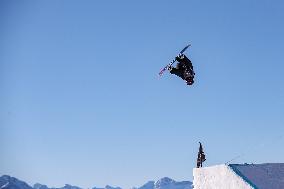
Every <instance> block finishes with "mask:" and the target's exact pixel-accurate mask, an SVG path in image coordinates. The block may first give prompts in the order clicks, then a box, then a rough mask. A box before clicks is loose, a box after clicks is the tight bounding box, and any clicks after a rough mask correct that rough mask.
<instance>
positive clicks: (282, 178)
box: [229, 163, 284, 189]
mask: <svg viewBox="0 0 284 189" xmlns="http://www.w3.org/2000/svg"><path fill="white" fill-rule="evenodd" d="M229 166H230V167H231V168H232V169H233V170H234V171H235V172H237V173H238V175H240V176H241V177H243V178H244V180H247V181H248V182H251V183H252V184H253V185H254V186H255V188H260V189H284V163H265V164H231V165H229Z"/></svg>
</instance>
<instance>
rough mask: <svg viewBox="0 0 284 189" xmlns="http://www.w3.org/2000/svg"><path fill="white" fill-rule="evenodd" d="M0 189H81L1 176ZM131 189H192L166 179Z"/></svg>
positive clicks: (189, 185)
mask: <svg viewBox="0 0 284 189" xmlns="http://www.w3.org/2000/svg"><path fill="white" fill-rule="evenodd" d="M0 189H82V188H80V187H77V186H72V185H69V184H66V185H65V186H63V187H61V188H49V187H47V186H46V185H43V184H39V183H36V184H34V186H33V187H31V186H29V185H28V184H27V183H25V182H23V181H20V180H18V179H16V178H14V177H10V176H8V175H3V176H2V177H0ZM92 189H122V188H120V187H112V186H109V185H106V186H105V187H104V188H97V187H93V188H92ZM132 189H192V182H189V181H182V182H177V181H175V180H173V179H170V178H168V177H164V178H162V179H160V180H158V181H156V182H155V181H149V182H147V183H146V184H144V185H143V186H141V187H133V188H132Z"/></svg>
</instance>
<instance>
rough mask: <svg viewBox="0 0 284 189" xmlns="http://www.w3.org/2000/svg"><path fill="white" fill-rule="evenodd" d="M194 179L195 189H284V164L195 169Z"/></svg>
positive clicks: (231, 165) (218, 166)
mask: <svg viewBox="0 0 284 189" xmlns="http://www.w3.org/2000/svg"><path fill="white" fill-rule="evenodd" d="M193 177H194V179H193V187H194V189H284V163H267V164H230V165H216V166H212V167H204V168H195V169H193Z"/></svg>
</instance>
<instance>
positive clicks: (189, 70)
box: [168, 54, 195, 85]
mask: <svg viewBox="0 0 284 189" xmlns="http://www.w3.org/2000/svg"><path fill="white" fill-rule="evenodd" d="M175 60H176V61H178V63H177V65H176V67H173V66H169V68H168V70H169V71H170V73H171V74H175V75H177V76H179V77H180V78H181V79H183V80H185V81H186V84H187V85H192V84H193V83H194V75H195V73H194V71H193V66H192V63H191V61H190V60H189V59H188V58H187V57H186V56H185V55H184V54H179V55H178V56H177V57H176V58H175Z"/></svg>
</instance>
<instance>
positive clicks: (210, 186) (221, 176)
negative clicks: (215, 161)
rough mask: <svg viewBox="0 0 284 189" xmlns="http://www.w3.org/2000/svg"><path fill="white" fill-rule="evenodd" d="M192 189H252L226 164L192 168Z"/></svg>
mask: <svg viewBox="0 0 284 189" xmlns="http://www.w3.org/2000/svg"><path fill="white" fill-rule="evenodd" d="M193 188H194V189H253V187H251V186H250V185H249V184H248V183H246V182H245V181H244V180H243V179H242V178H241V177H240V176H238V175H237V174H236V173H235V172H234V171H233V170H232V169H231V168H230V167H229V166H227V165H216V166H212V167H204V168H194V169H193Z"/></svg>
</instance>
